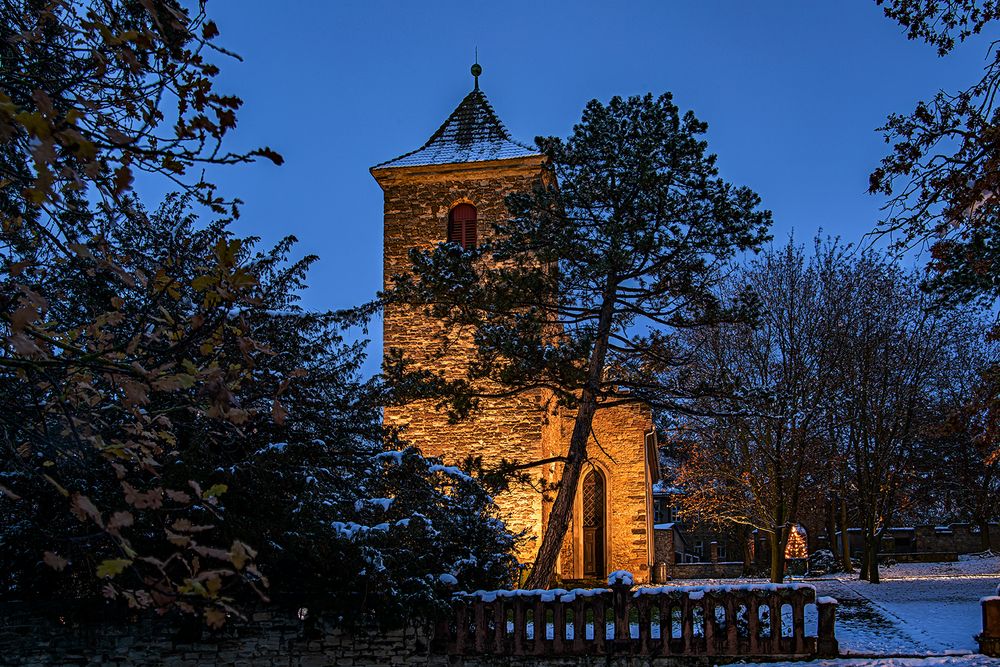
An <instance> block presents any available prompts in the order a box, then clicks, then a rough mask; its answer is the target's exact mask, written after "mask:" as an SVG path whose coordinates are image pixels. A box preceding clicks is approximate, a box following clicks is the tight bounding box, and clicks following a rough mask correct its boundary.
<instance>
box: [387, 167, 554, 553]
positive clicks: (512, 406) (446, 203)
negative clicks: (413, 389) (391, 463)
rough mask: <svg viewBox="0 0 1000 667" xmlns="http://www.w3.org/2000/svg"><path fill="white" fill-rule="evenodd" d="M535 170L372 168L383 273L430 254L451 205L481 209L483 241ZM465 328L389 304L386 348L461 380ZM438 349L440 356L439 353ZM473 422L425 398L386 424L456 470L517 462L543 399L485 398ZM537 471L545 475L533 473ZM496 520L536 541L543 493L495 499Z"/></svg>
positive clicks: (536, 438)
mask: <svg viewBox="0 0 1000 667" xmlns="http://www.w3.org/2000/svg"><path fill="white" fill-rule="evenodd" d="M540 174H541V158H537V157H536V158H522V159H518V160H510V161H504V162H490V163H473V164H466V165H461V166H460V167H456V166H455V165H451V166H438V167H412V168H406V169H391V170H384V171H381V172H376V173H375V176H376V179H377V180H378V181H379V184H380V185H381V186H382V189H383V191H384V193H385V194H384V197H385V198H384V265H383V267H384V268H383V270H384V276H385V281H386V284H387V286H388V284H389V282H390V281H391V278H392V276H393V275H398V274H400V273H404V272H406V271H408V270H409V266H410V261H409V258H408V256H407V253H408V252H409V250H410V249H411V248H414V247H416V248H431V247H433V246H434V245H436V244H438V243H440V242H441V241H443V240H445V239H446V238H447V231H448V212H449V211H450V210H451V209H452V208H453V207H454V206H455V205H456V204H458V203H461V202H467V203H471V204H473V205H474V206H475V207H476V209H477V212H478V219H479V225H478V228H479V234H480V239H483V238H487V237H488V235H489V233H490V224H489V223H490V221H493V220H497V219H499V218H501V217H504V216H506V214H507V210H506V206H505V205H504V197H506V196H507V195H508V194H510V193H512V192H516V191H524V190H526V189H530V188H531V187H532V186H533V184H534V183H535V182H536V181H537V179H538V178H539V176H540ZM470 335H471V333H470V332H462V331H446V330H445V329H444V328H443V327H442V325H441V323H440V322H439V321H437V320H434V319H432V318H429V317H426V316H424V315H423V314H421V313H419V312H416V311H414V310H412V309H408V308H404V307H402V306H391V307H387V308H386V312H385V317H384V322H383V341H384V347H385V349H386V350H387V351H388V350H390V349H393V348H398V349H401V350H404V351H405V356H406V358H407V359H409V360H411V361H412V362H414V363H415V364H416V365H417V366H418V367H424V368H432V369H434V370H438V371H443V372H444V373H445V374H446V375H447V376H449V377H452V378H458V377H463V376H464V374H465V368H466V366H467V363H468V361H469V358H470V355H471V350H472V341H471V339H470ZM442 352H443V354H442ZM482 407H483V409H482V411H481V412H480V413H479V414H477V415H476V416H475V417H474V418H472V419H469V420H465V421H462V422H459V423H456V424H450V423H448V416H447V414H446V413H445V412H442V411H439V410H437V409H435V406H434V404H433V403H432V402H415V403H411V404H409V405H406V406H402V407H389V408H386V410H385V421H386V423H388V424H391V425H394V426H400V427H403V428H404V429H405V437H406V438H407V440H409V441H410V442H411V443H413V444H414V445H416V446H418V447H420V448H421V449H422V450H423V451H424V452H425V453H427V454H431V455H434V456H440V457H442V458H443V459H444V460H445V461H447V462H449V463H453V464H459V463H461V462H462V461H463V460H464V459H465V458H467V457H469V456H481V457H483V459H484V460H486V461H496V460H498V459H499V458H501V457H503V458H506V459H508V460H511V461H515V462H528V461H531V460H535V459H537V458H539V454H540V443H541V431H542V427H543V423H544V411H543V410H542V409H541V406H540V394H539V393H531V394H522V395H519V396H514V397H510V398H504V399H492V400H488V401H483V403H482ZM536 474H539V475H541V474H542V471H536ZM497 503H498V505H499V506H500V509H501V512H502V514H503V518H504V519H505V521H507V523H508V526H509V527H510V528H511V529H512V530H514V531H522V530H528V531H530V532H531V533H532V534H534V535H537V534H538V533H539V529H540V523H541V514H542V497H541V495H540V494H539V493H538V492H537V491H536V490H534V489H532V488H530V487H524V488H516V489H513V490H512V491H511V492H509V493H505V494H502V495H501V496H500V497H499V498H497ZM536 549H537V542H536V541H535V540H529V541H527V542H526V543H525V544H524V545H523V547H522V550H521V553H520V554H519V555H520V556H521V557H522V560H529V561H530V560H531V559H532V558H533V556H534V553H535V551H536Z"/></svg>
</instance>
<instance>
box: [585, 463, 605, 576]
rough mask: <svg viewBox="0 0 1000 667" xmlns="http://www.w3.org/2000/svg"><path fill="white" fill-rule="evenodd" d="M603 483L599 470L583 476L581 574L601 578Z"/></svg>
mask: <svg viewBox="0 0 1000 667" xmlns="http://www.w3.org/2000/svg"><path fill="white" fill-rule="evenodd" d="M604 490H605V484H604V475H602V474H601V472H600V471H599V470H591V471H590V472H588V473H587V476H586V477H584V478H583V576H585V577H598V578H602V577H604V575H605V574H606V572H605V571H604V569H605V567H604V553H605V535H606V534H607V521H606V519H605V513H604V506H605V498H604V493H605V491H604Z"/></svg>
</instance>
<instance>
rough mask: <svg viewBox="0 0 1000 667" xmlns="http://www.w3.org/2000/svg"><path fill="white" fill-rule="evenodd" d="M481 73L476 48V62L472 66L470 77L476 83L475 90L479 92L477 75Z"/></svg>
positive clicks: (477, 49)
mask: <svg viewBox="0 0 1000 667" xmlns="http://www.w3.org/2000/svg"><path fill="white" fill-rule="evenodd" d="M482 73H483V68H482V67H481V66H480V65H479V47H478V46H477V47H476V62H475V63H473V65H472V76H473V78H475V81H476V88H475V90H479V75H480V74H482Z"/></svg>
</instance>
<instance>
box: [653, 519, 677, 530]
mask: <svg viewBox="0 0 1000 667" xmlns="http://www.w3.org/2000/svg"><path fill="white" fill-rule="evenodd" d="M676 525H677V524H676V523H674V522H673V521H671V522H670V523H657V524H653V530H670V529H671V528H673V527H674V526H676Z"/></svg>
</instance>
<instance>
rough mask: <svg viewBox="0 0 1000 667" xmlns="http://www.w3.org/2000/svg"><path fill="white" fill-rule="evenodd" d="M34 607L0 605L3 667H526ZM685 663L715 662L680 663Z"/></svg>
mask: <svg viewBox="0 0 1000 667" xmlns="http://www.w3.org/2000/svg"><path fill="white" fill-rule="evenodd" d="M59 608H61V609H63V610H64V611H63V612H61V613H60V612H59V611H56V610H55V609H50V608H42V607H39V606H38V605H25V604H18V603H2V604H0V664H3V665H4V667H53V666H55V667H97V666H98V665H100V666H101V667H148V666H162V667H203V666H206V665H211V666H213V667H403V666H407V665H420V666H423V665H427V666H429V667H501V666H503V667H534V666H536V665H538V664H539V661H538V658H536V657H534V656H509V657H508V656H481V657H479V656H464V657H463V656H453V657H449V656H446V655H441V654H436V653H433V652H431V650H430V641H429V637H430V634H429V632H428V631H426V630H422V629H416V628H410V629H407V630H396V631H390V632H381V633H380V632H355V633H348V632H345V631H343V630H338V629H333V628H329V627H325V626H324V625H323V624H322V623H318V624H316V625H315V626H313V625H312V624H311V623H303V622H302V621H299V620H298V619H297V618H296V612H295V610H285V611H277V610H270V611H266V612H258V613H256V614H254V617H253V620H252V622H250V623H237V622H231V623H230V624H229V625H228V626H227V628H226V629H224V630H223V631H221V632H218V633H213V632H209V631H208V630H205V631H204V632H203V633H202V637H201V638H199V639H192V638H190V637H185V636H184V632H182V631H180V630H179V629H178V628H176V627H173V626H171V625H169V624H168V623H166V622H165V621H163V620H154V619H149V618H147V619H145V620H143V621H134V622H124V621H122V620H121V619H119V620H117V621H111V620H108V619H101V618H100V616H99V615H98V616H91V617H89V618H88V617H84V618H80V619H71V618H69V617H68V616H66V615H65V614H66V611H65V609H66V605H60V607H59ZM683 661H684V664H686V665H705V667H707V666H708V665H711V664H718V663H719V662H720V660H719V658H718V657H716V658H713V659H709V658H707V657H702V658H684V659H683ZM545 664H546V665H550V666H552V667H609V666H611V667H639V666H640V665H643V666H650V665H652V666H653V667H675V666H676V665H677V664H678V658H676V657H669V658H649V657H645V658H644V657H639V656H632V657H629V656H621V657H615V656H574V657H547V658H545Z"/></svg>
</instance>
